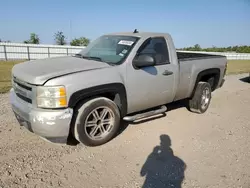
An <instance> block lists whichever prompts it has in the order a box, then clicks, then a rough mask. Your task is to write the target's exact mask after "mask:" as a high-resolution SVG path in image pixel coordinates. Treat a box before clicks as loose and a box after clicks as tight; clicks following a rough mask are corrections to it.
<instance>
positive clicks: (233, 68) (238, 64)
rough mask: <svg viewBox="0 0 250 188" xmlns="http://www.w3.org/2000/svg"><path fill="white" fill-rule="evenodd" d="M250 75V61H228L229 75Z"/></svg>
mask: <svg viewBox="0 0 250 188" xmlns="http://www.w3.org/2000/svg"><path fill="white" fill-rule="evenodd" d="M241 73H250V60H230V61H228V67H227V74H241Z"/></svg>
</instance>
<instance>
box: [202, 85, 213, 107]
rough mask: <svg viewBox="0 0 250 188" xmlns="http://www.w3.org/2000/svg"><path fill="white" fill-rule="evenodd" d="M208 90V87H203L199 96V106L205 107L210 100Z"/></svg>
mask: <svg viewBox="0 0 250 188" xmlns="http://www.w3.org/2000/svg"><path fill="white" fill-rule="evenodd" d="M210 97H211V95H210V92H209V88H205V89H204V90H203V92H202V96H201V108H202V109H206V108H207V106H208V104H209V101H210Z"/></svg>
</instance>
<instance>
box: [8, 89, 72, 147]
mask: <svg viewBox="0 0 250 188" xmlns="http://www.w3.org/2000/svg"><path fill="white" fill-rule="evenodd" d="M10 103H11V107H12V110H13V112H14V114H15V116H16V118H17V120H18V122H19V124H20V125H21V126H24V127H26V128H27V129H28V130H29V131H30V132H33V133H35V134H37V135H39V136H41V137H43V138H45V139H47V140H49V141H51V142H55V143H66V142H67V138H68V136H69V131H70V123H71V119H72V116H73V109H71V108H68V109H62V110H61V109H60V110H45V109H36V108H32V107H31V106H29V105H28V104H27V103H26V102H24V101H22V100H21V99H20V98H18V97H17V96H16V94H15V92H14V90H13V89H11V90H10Z"/></svg>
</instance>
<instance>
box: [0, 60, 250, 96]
mask: <svg viewBox="0 0 250 188" xmlns="http://www.w3.org/2000/svg"><path fill="white" fill-rule="evenodd" d="M20 62H21V61H19V62H18V61H8V62H6V61H0V93H6V92H8V91H9V90H10V88H11V69H12V67H13V66H14V65H15V64H17V63H20ZM240 73H250V60H230V61H228V68H227V74H240Z"/></svg>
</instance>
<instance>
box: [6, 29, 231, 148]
mask: <svg viewBox="0 0 250 188" xmlns="http://www.w3.org/2000/svg"><path fill="white" fill-rule="evenodd" d="M226 66H227V60H226V57H225V56H219V55H209V54H201V53H191V52H190V53H187V52H177V51H176V49H175V46H174V43H173V40H172V38H171V36H170V35H169V34H166V33H149V32H137V31H136V32H126V33H112V34H107V35H103V36H100V37H99V38H97V39H96V40H94V41H93V42H91V43H90V44H89V45H88V46H87V47H86V48H84V49H83V50H82V51H81V52H79V53H78V54H75V55H73V56H67V57H56V58H48V59H40V60H33V61H28V62H25V63H21V64H17V65H15V66H14V67H13V69H12V78H13V80H12V84H13V88H12V89H11V91H10V101H11V105H12V109H13V111H14V114H15V116H16V118H17V119H18V121H19V123H20V125H22V126H25V127H26V128H27V129H28V130H29V131H31V132H33V133H35V134H37V135H39V136H41V137H43V138H45V139H47V140H49V141H51V142H55V143H67V140H68V138H69V137H71V136H73V137H74V138H75V139H76V140H78V141H79V142H81V143H83V144H85V145H88V146H98V145H102V144H104V143H106V142H108V141H110V140H111V139H112V138H113V137H114V136H115V135H116V134H117V132H118V130H119V128H120V124H121V123H120V122H121V120H125V121H135V120H138V119H141V118H145V117H149V116H153V115H156V114H159V113H164V112H166V110H167V108H166V106H165V104H167V103H170V102H173V101H179V100H181V99H187V100H188V101H189V108H190V110H191V111H192V112H195V113H199V114H202V113H204V112H206V110H207V109H208V107H209V104H210V100H211V92H212V91H214V90H215V89H217V88H219V87H221V86H222V85H223V83H224V76H225V72H226Z"/></svg>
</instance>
